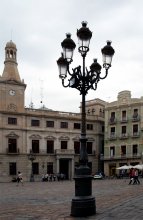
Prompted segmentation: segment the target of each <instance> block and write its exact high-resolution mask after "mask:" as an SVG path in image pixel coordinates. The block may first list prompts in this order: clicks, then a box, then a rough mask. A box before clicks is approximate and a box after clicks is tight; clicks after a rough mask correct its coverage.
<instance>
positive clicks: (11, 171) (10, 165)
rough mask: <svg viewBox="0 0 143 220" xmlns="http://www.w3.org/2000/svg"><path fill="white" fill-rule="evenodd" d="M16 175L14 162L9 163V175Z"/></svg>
mask: <svg viewBox="0 0 143 220" xmlns="http://www.w3.org/2000/svg"><path fill="white" fill-rule="evenodd" d="M16 174H17V171H16V163H15V162H11V163H9V175H16Z"/></svg>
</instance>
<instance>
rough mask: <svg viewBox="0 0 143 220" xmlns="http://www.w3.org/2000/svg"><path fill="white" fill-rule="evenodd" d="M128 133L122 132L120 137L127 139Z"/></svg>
mask: <svg viewBox="0 0 143 220" xmlns="http://www.w3.org/2000/svg"><path fill="white" fill-rule="evenodd" d="M128 137H129V135H128V134H127V133H122V134H121V136H120V139H127V138H128Z"/></svg>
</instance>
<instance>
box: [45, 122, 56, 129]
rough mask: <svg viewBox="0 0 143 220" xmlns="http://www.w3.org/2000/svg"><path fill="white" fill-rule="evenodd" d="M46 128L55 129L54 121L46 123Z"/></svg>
mask: <svg viewBox="0 0 143 220" xmlns="http://www.w3.org/2000/svg"><path fill="white" fill-rule="evenodd" d="M46 126H47V127H48V128H54V121H46Z"/></svg>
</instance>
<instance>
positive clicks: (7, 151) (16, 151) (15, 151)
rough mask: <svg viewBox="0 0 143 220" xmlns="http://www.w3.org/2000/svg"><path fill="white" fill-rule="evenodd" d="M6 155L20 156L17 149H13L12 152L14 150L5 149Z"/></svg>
mask: <svg viewBox="0 0 143 220" xmlns="http://www.w3.org/2000/svg"><path fill="white" fill-rule="evenodd" d="M6 153H7V154H10V155H15V154H20V151H19V148H17V149H15V150H14V149H13V150H12V149H9V148H7V149H6Z"/></svg>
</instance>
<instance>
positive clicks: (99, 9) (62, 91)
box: [0, 0, 143, 112]
mask: <svg viewBox="0 0 143 220" xmlns="http://www.w3.org/2000/svg"><path fill="white" fill-rule="evenodd" d="M0 3H1V4H0V5H1V6H0V29H1V31H0V72H1V74H2V72H3V68H4V59H5V51H4V48H5V45H6V43H7V42H8V41H10V40H11V39H12V41H13V42H14V43H15V44H16V46H17V50H18V51H17V61H18V69H19V73H20V76H21V79H24V81H25V83H26V84H27V88H26V96H25V98H26V101H25V105H26V106H27V107H28V106H29V104H30V102H31V101H32V102H33V103H34V106H35V108H39V107H40V106H41V101H42V102H43V103H44V105H45V106H46V107H47V108H50V109H53V110H59V111H67V112H68V111H69V112H79V105H80V102H81V96H80V94H79V91H78V90H76V89H72V88H64V87H63V86H62V84H61V80H60V79H59V76H58V75H59V72H58V67H57V64H56V61H57V59H58V58H59V57H60V55H61V51H62V48H61V42H62V41H63V40H64V39H65V37H66V36H65V34H66V33H67V32H70V33H71V34H72V39H73V40H74V41H75V43H76V45H77V37H76V31H77V29H79V28H80V27H81V22H82V21H87V22H88V25H87V26H88V27H89V29H90V30H91V31H92V33H93V35H92V39H91V43H90V51H89V52H88V54H87V57H86V67H89V66H90V65H91V64H92V62H93V59H94V58H98V62H99V63H100V64H102V56H101V48H102V47H103V46H105V45H106V40H111V41H112V46H113V47H114V49H115V55H114V57H113V62H112V67H111V68H110V70H109V75H108V77H107V78H106V79H104V80H101V81H100V82H99V83H98V87H97V90H96V91H93V90H90V91H89V92H88V95H87V97H86V100H90V99H95V98H100V99H103V100H105V101H109V102H110V101H114V100H116V98H117V95H118V92H120V91H122V90H130V91H131V93H132V97H136V98H138V97H139V98H140V97H141V96H143V1H142V0H120V1H115V0H88V1H87V0H52V1H51V0H23V1H20V0H4V1H3V0H0ZM77 48H78V45H77V47H76V49H75V52H74V58H73V59H74V61H73V63H72V64H71V68H74V67H76V66H78V65H82V58H81V55H80V54H79V53H78V49H77ZM102 71H104V69H102Z"/></svg>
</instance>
